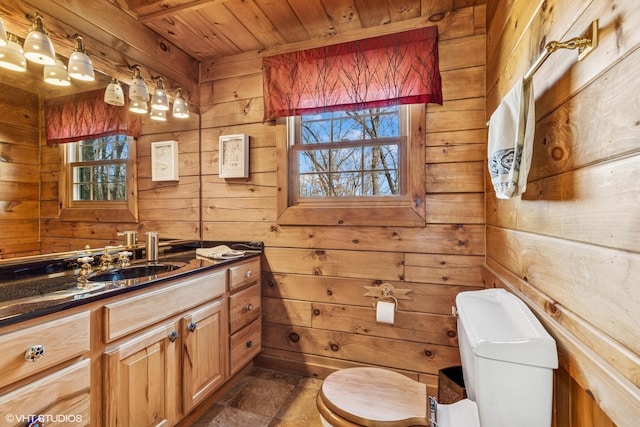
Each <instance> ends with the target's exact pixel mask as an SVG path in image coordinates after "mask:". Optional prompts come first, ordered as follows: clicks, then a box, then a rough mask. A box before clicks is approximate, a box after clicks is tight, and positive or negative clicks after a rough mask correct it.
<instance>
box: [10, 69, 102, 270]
mask: <svg viewBox="0 0 640 427" xmlns="http://www.w3.org/2000/svg"><path fill="white" fill-rule="evenodd" d="M58 59H60V60H62V63H64V64H66V63H67V59H66V58H61V57H58ZM95 77H96V78H95V81H79V80H76V79H70V85H68V86H54V85H51V84H47V83H45V82H44V66H43V65H39V64H35V63H33V62H28V61H27V70H26V71H25V72H19V71H12V70H8V69H6V68H1V67H0V94H1V95H0V97H1V101H0V258H13V257H19V256H30V255H37V254H40V253H41V239H40V216H41V214H42V212H43V210H46V209H47V208H46V207H43V206H42V205H41V203H40V200H41V195H42V194H43V193H46V192H47V191H50V190H49V189H48V188H47V182H52V180H55V179H57V174H58V172H59V171H57V170H53V168H52V167H51V166H46V167H42V166H41V165H42V157H43V155H45V154H44V153H43V152H42V150H41V146H42V145H43V144H45V143H46V142H45V141H44V139H45V137H44V112H43V110H42V108H43V105H44V100H45V99H49V98H56V97H59V96H64V95H70V94H73V93H78V92H85V91H90V90H96V89H100V88H101V89H104V88H106V86H107V84H108V83H109V81H110V78H109V77H107V76H105V75H103V74H100V73H95ZM48 151H50V152H51V151H54V150H48ZM55 151H56V152H57V150H55ZM46 155H47V156H50V155H52V154H51V153H47V154H46ZM48 164H49V165H51V164H55V162H53V163H52V162H49V163H48ZM41 176H42V183H41ZM87 237H88V236H87ZM45 252H46V251H45Z"/></svg>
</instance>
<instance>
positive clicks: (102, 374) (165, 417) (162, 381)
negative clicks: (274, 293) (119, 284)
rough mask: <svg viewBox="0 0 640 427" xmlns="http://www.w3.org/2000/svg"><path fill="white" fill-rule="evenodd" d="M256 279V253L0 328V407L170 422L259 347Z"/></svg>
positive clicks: (98, 421) (88, 418)
mask: <svg viewBox="0 0 640 427" xmlns="http://www.w3.org/2000/svg"><path fill="white" fill-rule="evenodd" d="M260 277H261V275H260V258H259V257H254V258H250V259H247V260H240V261H237V262H235V263H233V264H230V265H228V266H221V267H220V268H217V269H213V270H207V271H203V272H200V273H196V274H193V275H186V276H183V277H178V278H176V279H174V280H171V281H167V282H162V283H158V285H157V286H151V287H148V288H145V289H140V290H137V291H134V292H131V293H127V294H122V295H118V296H114V297H111V298H108V299H105V300H97V301H93V302H91V303H89V304H87V305H84V306H82V307H76V308H73V309H71V310H69V311H65V310H63V311H60V312H59V313H55V314H51V315H49V316H47V317H46V318H43V319H46V320H42V321H40V322H38V321H37V319H34V320H31V321H28V323H25V325H27V326H26V327H20V324H17V325H12V326H8V327H6V328H3V329H0V373H1V375H0V413H1V414H3V415H4V414H15V415H23V414H24V415H25V416H27V415H32V414H47V415H50V416H51V415H58V416H75V417H77V418H74V420H75V421H77V422H73V423H71V422H69V423H65V422H63V423H61V425H78V426H94V427H117V426H127V427H137V426H163V427H168V426H173V425H175V424H176V423H178V422H180V421H181V420H182V419H183V418H185V416H186V415H187V414H189V412H191V411H192V410H193V409H194V408H195V407H196V406H198V405H199V404H200V403H203V402H204V401H205V400H207V398H210V397H211V396H212V395H214V394H215V391H216V390H217V389H218V388H219V387H220V386H222V385H223V384H224V383H225V382H226V381H228V380H229V379H230V378H231V377H232V375H233V374H235V373H237V372H239V371H240V370H241V369H242V368H243V367H244V366H246V365H247V364H248V363H249V362H250V361H251V360H252V359H253V358H254V357H255V356H256V355H257V354H258V353H259V352H260V350H261V323H260V314H261V301H260ZM4 331H9V332H4ZM39 346H44V348H45V350H46V353H45V355H44V356H43V357H40V358H39V359H38V360H37V361H36V362H35V363H33V362H28V361H25V351H27V350H28V349H31V348H32V347H33V348H34V350H37V349H38V348H40V347H39ZM35 354H36V356H37V351H36V352H35ZM34 357H35V356H34ZM45 421H46V420H45ZM6 424H7V425H9V426H14V425H15V426H18V425H19V426H24V425H26V419H20V418H16V422H15V423H13V422H11V423H9V422H7V423H6ZM45 424H52V423H46V422H45ZM55 424H57V423H55ZM3 425H4V424H3Z"/></svg>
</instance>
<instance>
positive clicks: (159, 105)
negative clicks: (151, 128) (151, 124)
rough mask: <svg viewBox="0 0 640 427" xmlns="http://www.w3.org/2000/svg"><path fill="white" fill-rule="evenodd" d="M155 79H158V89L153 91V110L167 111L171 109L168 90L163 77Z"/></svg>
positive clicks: (155, 78)
mask: <svg viewBox="0 0 640 427" xmlns="http://www.w3.org/2000/svg"><path fill="white" fill-rule="evenodd" d="M154 80H157V81H158V83H157V86H156V90H155V91H154V92H153V96H152V97H151V111H152V112H153V110H160V111H167V110H169V98H167V92H166V91H165V90H164V83H163V82H162V77H154ZM165 116H166V115H165Z"/></svg>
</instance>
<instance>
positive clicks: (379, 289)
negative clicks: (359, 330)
mask: <svg viewBox="0 0 640 427" xmlns="http://www.w3.org/2000/svg"><path fill="white" fill-rule="evenodd" d="M364 288H365V289H366V290H367V291H368V292H367V293H366V294H364V296H365V297H373V298H375V299H379V300H381V301H384V300H392V301H393V303H394V304H395V306H396V307H395V311H398V300H399V299H404V300H410V299H411V298H410V297H409V296H407V293H409V292H411V289H398V288H396V287H395V286H393V285H392V284H391V283H382V284H381V285H379V286H365V287H364ZM371 305H372V306H373V308H376V301H373V302H372V303H371Z"/></svg>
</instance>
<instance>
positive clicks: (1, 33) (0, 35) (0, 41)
mask: <svg viewBox="0 0 640 427" xmlns="http://www.w3.org/2000/svg"><path fill="white" fill-rule="evenodd" d="M7 44H9V41H8V40H7V29H6V28H5V27H4V21H3V20H2V15H0V47H5V46H6V45H7Z"/></svg>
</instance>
